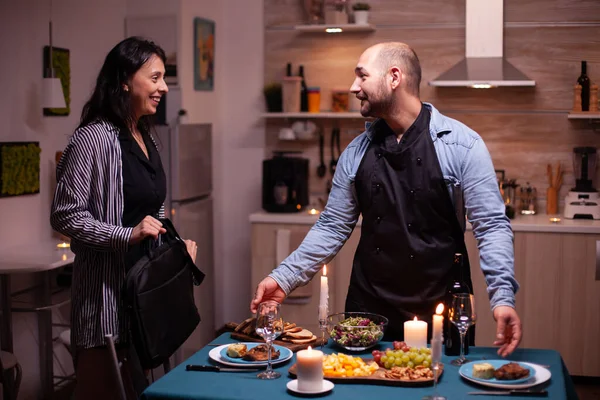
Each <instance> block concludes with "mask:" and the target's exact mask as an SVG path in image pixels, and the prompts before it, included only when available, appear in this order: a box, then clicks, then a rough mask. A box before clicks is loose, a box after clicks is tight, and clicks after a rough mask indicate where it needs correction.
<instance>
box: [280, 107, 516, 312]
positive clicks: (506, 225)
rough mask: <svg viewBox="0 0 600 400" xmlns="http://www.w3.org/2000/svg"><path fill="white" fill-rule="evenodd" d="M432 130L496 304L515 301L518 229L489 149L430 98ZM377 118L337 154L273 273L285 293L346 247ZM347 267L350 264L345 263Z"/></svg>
mask: <svg viewBox="0 0 600 400" xmlns="http://www.w3.org/2000/svg"><path fill="white" fill-rule="evenodd" d="M423 104H424V105H425V106H426V107H427V108H428V109H429V110H430V112H431V121H430V124H429V133H430V134H431V138H432V140H433V144H434V147H435V150H436V153H437V157H438V160H439V163H440V166H441V169H442V174H443V175H444V180H445V182H446V186H447V187H448V191H449V193H450V198H451V199H452V200H453V203H454V207H455V210H456V213H457V216H458V220H459V221H460V223H461V225H462V228H463V232H464V229H465V216H466V217H467V218H468V220H469V222H470V223H471V225H472V227H473V234H474V236H475V239H476V240H477V247H478V248H479V254H480V266H481V270H482V271H483V274H484V276H485V280H486V284H487V291H488V296H489V298H490V305H491V307H492V309H494V308H495V307H497V306H501V305H503V306H510V307H513V308H514V307H515V293H516V292H517V290H518V288H519V285H518V283H517V281H516V280H515V277H514V248H513V232H512V228H511V226H510V221H509V220H508V218H507V217H506V215H505V207H504V202H503V201H502V198H501V196H500V191H499V190H498V183H497V181H496V174H495V172H494V166H493V165H492V159H491V157H490V154H489V152H488V150H487V148H486V146H485V144H484V143H483V140H482V139H481V137H480V136H479V135H478V134H477V133H476V132H475V131H473V130H472V129H470V128H469V127H467V126H466V125H464V124H463V123H461V122H459V121H456V120H454V119H452V118H448V117H446V116H444V115H442V114H441V113H440V112H439V111H438V110H437V109H436V108H435V107H433V106H432V105H431V104H429V103H423ZM378 123H379V121H378V120H376V121H375V122H374V123H373V124H372V125H371V126H370V127H369V128H368V129H367V130H366V131H365V132H363V133H362V134H361V135H359V136H358V137H356V138H355V139H354V140H353V141H352V142H351V143H350V144H349V145H348V147H347V148H346V149H345V150H344V152H343V153H342V154H341V156H340V159H339V160H338V164H337V168H336V172H335V175H334V176H333V186H332V188H331V192H330V194H329V199H328V201H327V206H326V207H325V210H323V212H322V213H321V215H320V217H319V219H318V220H317V222H316V223H315V225H314V226H313V227H312V228H311V230H310V231H309V232H308V234H307V235H306V237H305V238H304V240H303V242H302V244H301V245H300V246H299V247H298V249H297V250H296V251H294V252H293V253H292V254H290V255H289V256H288V257H287V258H286V259H285V260H284V261H283V262H282V263H281V265H279V266H278V267H277V268H275V269H274V270H273V271H272V272H271V274H270V275H269V276H271V277H272V278H273V279H275V281H277V283H278V284H279V286H280V287H281V288H282V289H283V291H284V292H285V293H286V294H289V293H290V292H291V291H292V290H294V289H295V288H296V287H298V286H303V285H306V284H307V283H308V282H309V281H310V280H311V279H312V277H313V276H314V275H315V274H316V273H317V272H318V271H319V270H320V268H321V266H322V265H323V264H326V263H328V262H329V261H330V260H331V259H333V257H335V255H336V254H337V253H338V251H339V250H340V249H341V248H342V246H343V245H344V243H345V242H346V240H348V238H349V237H350V235H351V234H352V231H353V230H354V227H355V226H356V223H357V222H358V218H359V214H360V211H359V206H358V201H357V195H356V189H355V186H354V180H355V177H356V172H357V170H358V167H359V165H360V162H361V159H362V157H363V156H364V154H365V153H366V151H367V148H368V147H369V145H370V144H371V138H372V137H373V134H374V129H375V128H376V125H377V124H378ZM344 267H345V266H344Z"/></svg>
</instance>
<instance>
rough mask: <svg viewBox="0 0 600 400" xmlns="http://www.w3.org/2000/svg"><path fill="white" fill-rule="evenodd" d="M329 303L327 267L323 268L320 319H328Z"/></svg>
mask: <svg viewBox="0 0 600 400" xmlns="http://www.w3.org/2000/svg"><path fill="white" fill-rule="evenodd" d="M328 303H329V283H328V282H327V265H324V266H323V275H322V276H321V296H320V297H319V319H320V320H324V319H327V314H328V312H329V311H328V305H329V304H328Z"/></svg>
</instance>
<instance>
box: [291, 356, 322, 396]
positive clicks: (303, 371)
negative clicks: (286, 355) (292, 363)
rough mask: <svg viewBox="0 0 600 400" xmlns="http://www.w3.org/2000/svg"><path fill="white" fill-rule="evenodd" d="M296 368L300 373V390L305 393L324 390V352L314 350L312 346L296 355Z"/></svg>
mask: <svg viewBox="0 0 600 400" xmlns="http://www.w3.org/2000/svg"><path fill="white" fill-rule="evenodd" d="M296 360H297V361H296V366H297V371H298V390H299V391H301V392H303V391H306V392H316V391H319V390H322V389H323V352H322V351H319V350H313V349H312V348H311V347H310V346H308V349H306V350H300V351H299V352H297V353H296Z"/></svg>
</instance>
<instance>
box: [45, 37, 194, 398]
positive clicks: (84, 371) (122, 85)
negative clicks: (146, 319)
mask: <svg viewBox="0 0 600 400" xmlns="http://www.w3.org/2000/svg"><path fill="white" fill-rule="evenodd" d="M165 59H166V57H165V53H164V51H163V50H162V49H161V48H160V47H159V46H157V45H156V44H154V43H152V42H150V41H146V40H143V39H140V38H136V37H131V38H128V39H125V40H123V41H122V42H120V43H119V44H117V45H116V46H115V47H114V48H113V49H112V50H111V51H110V52H109V53H108V55H107V56H106V59H105V61H104V65H103V66H102V69H101V70H100V74H99V75H98V79H97V81H96V87H95V89H94V92H93V94H92V96H91V98H90V100H89V101H88V102H87V103H86V104H85V106H84V107H83V111H82V113H81V123H80V125H79V127H78V128H77V130H76V131H75V133H74V134H73V136H72V138H71V140H70V142H69V144H68V145H67V147H66V149H65V151H64V153H63V156H62V158H61V160H60V162H59V164H58V167H57V181H58V183H57V188H56V192H55V196H54V202H53V204H52V213H51V218H50V220H51V224H52V227H53V228H54V229H55V230H56V231H58V232H60V233H62V234H64V235H66V236H69V237H70V238H71V240H72V242H71V245H72V249H73V251H74V252H75V254H76V256H75V263H74V268H73V284H72V311H71V312H72V315H71V320H72V323H71V324H72V330H71V342H72V344H73V348H74V351H75V356H74V359H75V372H76V375H77V387H76V389H75V398H76V399H109V398H118V396H117V394H116V392H115V388H116V386H115V385H113V384H111V383H115V384H116V381H115V379H114V377H113V375H112V374H113V372H112V370H111V364H110V362H111V358H110V354H109V352H108V349H107V348H106V346H105V335H107V334H112V335H113V336H114V338H115V342H116V343H117V350H118V353H119V357H120V358H121V359H122V360H123V365H124V366H125V368H123V380H124V382H125V385H126V390H127V391H128V397H129V396H131V397H132V398H134V397H137V396H139V394H140V393H141V391H142V390H143V389H144V387H145V386H147V380H146V378H145V376H144V374H143V372H142V371H141V367H140V365H139V361H137V357H136V355H135V352H134V351H133V346H131V342H130V337H129V321H128V315H127V313H126V312H125V306H124V299H123V297H122V294H121V293H122V288H123V284H124V280H125V275H126V271H127V270H128V268H130V267H131V266H133V264H134V263H135V262H136V261H137V260H139V258H140V257H141V256H142V255H143V254H144V252H143V248H142V245H141V243H142V241H144V240H145V239H148V240H152V239H157V238H158V235H159V234H162V233H164V232H165V229H164V228H163V227H162V224H161V222H160V221H159V220H158V219H157V218H162V217H164V206H163V202H164V199H165V197H166V177H165V173H164V170H163V167H162V163H161V160H160V157H159V154H158V150H157V147H156V143H155V141H154V139H153V137H152V135H151V134H150V130H151V120H150V118H151V115H153V114H155V113H156V108H157V106H158V104H159V102H160V100H161V97H162V96H163V95H164V94H165V93H167V91H168V88H167V84H166V83H165V81H164V75H165V65H164V63H165ZM186 245H187V248H188V252H189V253H190V255H191V256H192V259H194V260H195V257H196V249H197V247H196V243H195V242H193V241H189V240H186ZM134 393H136V394H134Z"/></svg>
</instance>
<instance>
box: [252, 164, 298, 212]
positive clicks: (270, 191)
mask: <svg viewBox="0 0 600 400" xmlns="http://www.w3.org/2000/svg"><path fill="white" fill-rule="evenodd" d="M290 153H293V152H287V153H286V152H276V153H275V154H274V156H273V158H271V159H269V160H264V161H263V181H262V185H263V188H262V189H263V190H262V207H263V209H264V210H265V211H268V212H280V213H293V212H298V211H300V210H302V209H303V208H304V207H306V206H307V205H308V159H306V158H301V157H293V156H288V155H287V154H290Z"/></svg>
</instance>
